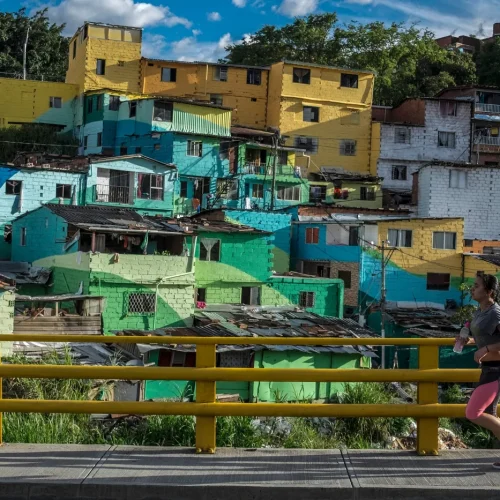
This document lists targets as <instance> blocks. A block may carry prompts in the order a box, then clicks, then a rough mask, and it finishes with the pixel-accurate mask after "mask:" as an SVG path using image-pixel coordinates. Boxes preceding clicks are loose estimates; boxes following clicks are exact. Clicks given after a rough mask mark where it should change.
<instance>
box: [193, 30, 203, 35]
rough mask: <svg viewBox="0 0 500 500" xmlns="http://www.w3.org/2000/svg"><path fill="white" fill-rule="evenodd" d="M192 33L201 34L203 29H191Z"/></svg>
mask: <svg viewBox="0 0 500 500" xmlns="http://www.w3.org/2000/svg"><path fill="white" fill-rule="evenodd" d="M192 33H193V35H194V36H198V35H201V34H202V33H203V31H201V30H193V31H192Z"/></svg>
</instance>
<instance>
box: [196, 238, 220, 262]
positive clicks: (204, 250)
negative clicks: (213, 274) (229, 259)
mask: <svg viewBox="0 0 500 500" xmlns="http://www.w3.org/2000/svg"><path fill="white" fill-rule="evenodd" d="M200 260H205V261H210V262H219V261H220V240H216V239H215V238H201V239H200Z"/></svg>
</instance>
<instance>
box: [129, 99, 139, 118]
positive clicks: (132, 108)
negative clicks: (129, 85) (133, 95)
mask: <svg viewBox="0 0 500 500" xmlns="http://www.w3.org/2000/svg"><path fill="white" fill-rule="evenodd" d="M128 105H129V111H128V117H129V118H134V117H135V116H136V115H137V101H130V102H129V103H128Z"/></svg>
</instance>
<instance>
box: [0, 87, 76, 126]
mask: <svg viewBox="0 0 500 500" xmlns="http://www.w3.org/2000/svg"><path fill="white" fill-rule="evenodd" d="M77 96H78V86H77V85H70V84H67V83H57V82H40V81H34V80H14V79H11V78H0V126H2V127H6V126H9V125H15V124H19V123H44V124H51V125H64V126H65V128H71V127H72V125H73V117H74V113H75V111H76V103H75V101H74V99H75V98H76V97H77ZM50 97H61V98H62V107H61V108H51V107H50Z"/></svg>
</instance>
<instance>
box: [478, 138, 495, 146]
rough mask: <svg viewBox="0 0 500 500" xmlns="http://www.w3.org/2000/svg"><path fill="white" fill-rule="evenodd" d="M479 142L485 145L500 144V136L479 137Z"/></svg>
mask: <svg viewBox="0 0 500 500" xmlns="http://www.w3.org/2000/svg"><path fill="white" fill-rule="evenodd" d="M479 144H481V145H483V146H500V137H479Z"/></svg>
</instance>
